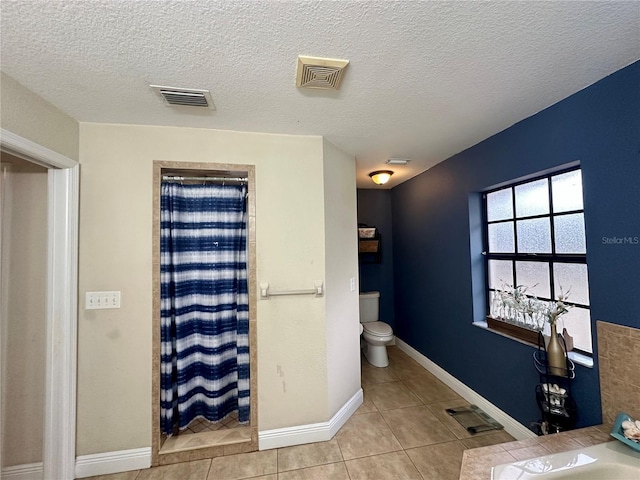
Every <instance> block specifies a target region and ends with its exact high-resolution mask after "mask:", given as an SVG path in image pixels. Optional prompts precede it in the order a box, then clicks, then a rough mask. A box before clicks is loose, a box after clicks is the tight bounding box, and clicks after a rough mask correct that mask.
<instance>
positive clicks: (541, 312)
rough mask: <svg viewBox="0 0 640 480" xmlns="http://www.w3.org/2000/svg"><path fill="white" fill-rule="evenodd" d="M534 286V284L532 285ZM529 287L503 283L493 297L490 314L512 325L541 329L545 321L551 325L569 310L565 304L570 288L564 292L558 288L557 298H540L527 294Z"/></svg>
mask: <svg viewBox="0 0 640 480" xmlns="http://www.w3.org/2000/svg"><path fill="white" fill-rule="evenodd" d="M534 287H535V285H534ZM527 290H529V287H527V286H525V285H517V286H515V287H514V286H512V285H507V284H504V285H503V288H502V289H501V290H498V291H496V292H495V295H494V297H493V308H492V314H493V315H497V317H498V318H499V319H500V320H503V321H505V322H508V323H512V324H514V325H519V326H522V327H524V328H527V329H529V330H535V331H541V330H542V329H543V328H544V325H545V323H548V324H549V325H550V326H553V325H555V324H556V322H557V321H558V318H560V317H561V316H562V315H564V314H565V313H567V312H568V311H569V308H571V306H570V305H567V303H566V302H567V299H568V298H569V293H570V290H569V291H567V292H566V293H565V292H563V290H562V288H560V295H558V299H557V300H553V301H549V300H540V299H538V298H537V297H536V296H535V295H529V294H527Z"/></svg>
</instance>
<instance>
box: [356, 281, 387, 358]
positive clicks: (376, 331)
mask: <svg viewBox="0 0 640 480" xmlns="http://www.w3.org/2000/svg"><path fill="white" fill-rule="evenodd" d="M379 302H380V292H364V293H361V294H360V324H361V327H362V339H363V340H364V341H363V342H361V344H362V352H363V353H364V357H365V358H366V359H367V361H368V362H369V363H370V364H371V365H373V366H374V367H386V366H387V365H389V357H388V355H387V345H388V344H389V343H390V342H391V341H392V340H393V330H392V329H391V327H390V326H389V325H388V324H386V323H384V322H381V321H379V319H378V312H379Z"/></svg>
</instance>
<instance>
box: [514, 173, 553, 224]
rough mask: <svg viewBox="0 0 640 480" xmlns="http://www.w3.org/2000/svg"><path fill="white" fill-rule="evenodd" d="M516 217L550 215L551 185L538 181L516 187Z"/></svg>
mask: <svg viewBox="0 0 640 480" xmlns="http://www.w3.org/2000/svg"><path fill="white" fill-rule="evenodd" d="M515 192H516V217H517V218H521V217H529V216H532V215H544V214H548V213H549V183H548V182H547V179H545V178H543V179H542V180H536V181H535V182H529V183H525V184H523V185H518V186H517V187H515Z"/></svg>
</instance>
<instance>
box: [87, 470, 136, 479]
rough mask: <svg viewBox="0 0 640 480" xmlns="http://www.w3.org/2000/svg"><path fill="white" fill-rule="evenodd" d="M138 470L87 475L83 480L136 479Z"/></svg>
mask: <svg viewBox="0 0 640 480" xmlns="http://www.w3.org/2000/svg"><path fill="white" fill-rule="evenodd" d="M139 473H140V470H132V471H130V472H122V473H114V474H111V475H98V476H96V477H88V478H86V479H85V480H136V477H137V476H138V474H139Z"/></svg>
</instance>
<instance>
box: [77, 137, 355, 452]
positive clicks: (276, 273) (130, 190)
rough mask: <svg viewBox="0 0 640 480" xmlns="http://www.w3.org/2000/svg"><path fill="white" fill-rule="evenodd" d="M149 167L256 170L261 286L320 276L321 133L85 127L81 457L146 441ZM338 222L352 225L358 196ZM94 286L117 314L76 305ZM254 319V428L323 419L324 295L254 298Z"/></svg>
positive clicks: (304, 284) (297, 285)
mask: <svg viewBox="0 0 640 480" xmlns="http://www.w3.org/2000/svg"><path fill="white" fill-rule="evenodd" d="M153 160H168V161H185V162H187V161H188V162H214V163H215V162H219V163H233V164H251V165H255V166H256V241H257V242H256V243H257V281H258V283H269V284H270V286H271V289H272V290H280V289H301V288H311V287H312V286H313V282H314V281H315V280H323V281H324V280H325V276H326V272H325V203H324V202H325V200H324V196H325V191H324V183H325V182H324V178H323V172H324V165H323V142H322V138H321V137H312V136H308V137H303V136H287V135H267V134H252V133H240V132H223V131H216V130H205V129H188V128H172V127H149V126H126V125H101V124H81V126H80V164H81V179H80V183H81V195H80V259H79V283H80V285H79V290H80V292H79V293H80V299H81V301H80V303H81V305H80V308H79V361H78V369H79V371H78V450H77V453H78V455H86V454H91V453H100V452H108V451H116V450H124V449H129V448H138V447H144V446H149V445H150V444H151V421H152V419H151V316H152V306H151V304H152V296H151V287H152V284H151V258H152V255H151V253H152V252H151V241H152V238H151V235H152V162H153ZM345 161H346V162H347V163H349V162H350V163H351V167H350V168H353V163H354V160H353V159H352V158H346V156H345ZM351 189H352V190H353V193H352V195H353V197H354V199H355V181H353V183H352V184H351ZM349 204H350V207H349ZM343 215H344V216H345V218H346V219H347V220H346V221H345V222H342V221H341V222H340V223H341V224H342V225H343V226H342V227H340V228H344V225H346V224H347V223H348V222H351V221H352V222H353V225H351V228H353V229H355V218H356V214H355V200H354V201H351V202H349V203H348V204H347V210H346V211H344V212H343V211H340V212H334V215H333V217H334V218H340V217H342V216H343ZM342 255H343V259H344V258H345V256H344V255H346V254H342ZM356 258H357V254H356V253H355V250H354V253H353V258H352V259H350V262H348V263H349V264H350V265H352V266H353V265H354V262H355V261H356ZM351 270H353V273H351ZM349 275H351V276H357V275H356V269H354V268H351V269H350V272H349ZM341 284H342V285H348V279H343V280H342V283H341ZM94 290H120V291H121V292H122V301H121V302H122V306H121V308H120V309H116V310H89V311H87V310H84V300H83V299H84V293H85V292H86V291H94ZM257 322H258V390H259V396H258V402H259V412H258V416H259V417H258V423H259V425H258V427H259V429H260V430H269V429H274V428H281V427H288V426H295V425H305V424H310V423H316V422H322V421H326V420H328V419H329V417H330V416H329V415H328V412H329V408H328V385H327V344H326V342H327V325H326V324H325V298H324V297H323V298H314V297H311V296H309V297H307V296H305V297H272V298H270V299H269V300H258V311H257ZM348 325H349V324H348V323H345V329H349V327H348ZM354 345H355V343H354V344H353V345H351V348H354ZM353 355H357V354H352V355H351V356H353ZM356 358H357V357H356ZM353 368H357V366H355V367H353ZM348 383H349V382H348ZM352 383H353V382H350V384H352ZM355 391H356V390H354V391H352V392H350V394H349V395H348V396H347V395H346V394H343V395H342V396H347V398H348V397H350V396H351V395H353V394H354V393H355Z"/></svg>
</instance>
